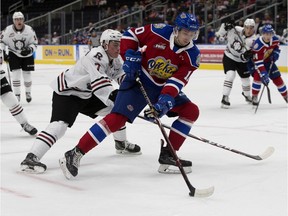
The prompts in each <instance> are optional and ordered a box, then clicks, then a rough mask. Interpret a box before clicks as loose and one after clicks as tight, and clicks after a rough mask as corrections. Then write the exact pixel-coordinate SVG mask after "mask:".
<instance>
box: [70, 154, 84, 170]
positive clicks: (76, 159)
mask: <svg viewBox="0 0 288 216" xmlns="http://www.w3.org/2000/svg"><path fill="white" fill-rule="evenodd" d="M82 156H83V155H82V154H81V153H79V152H77V151H76V150H75V153H74V156H73V159H72V164H73V166H75V167H79V165H80V160H81V158H82Z"/></svg>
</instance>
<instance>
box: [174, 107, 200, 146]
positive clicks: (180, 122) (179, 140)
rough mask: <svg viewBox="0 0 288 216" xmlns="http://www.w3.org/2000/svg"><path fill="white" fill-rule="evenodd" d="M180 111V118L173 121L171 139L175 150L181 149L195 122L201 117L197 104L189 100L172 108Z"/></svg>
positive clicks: (177, 111)
mask: <svg viewBox="0 0 288 216" xmlns="http://www.w3.org/2000/svg"><path fill="white" fill-rule="evenodd" d="M172 111H173V112H176V113H178V115H179V118H178V119H177V120H176V121H174V122H173V123H172V126H171V130H170V134H169V140H170V141H171V144H172V145H173V148H174V149H175V150H179V149H180V147H181V145H182V144H183V142H184V141H185V139H186V136H187V134H189V132H190V129H191V127H192V125H193V123H194V122H195V121H196V120H197V119H198V117H199V108H198V107H197V105H196V104H194V103H192V102H188V103H185V104H182V105H181V106H176V107H174V108H173V109H172Z"/></svg>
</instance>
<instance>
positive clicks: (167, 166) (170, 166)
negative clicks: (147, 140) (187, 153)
mask: <svg viewBox="0 0 288 216" xmlns="http://www.w3.org/2000/svg"><path fill="white" fill-rule="evenodd" d="M179 160H180V163H181V165H182V167H183V169H184V171H185V173H191V172H192V168H191V167H192V162H191V161H187V160H182V159H179ZM158 162H159V163H160V166H159V168H158V172H159V173H165V174H179V173H180V170H179V168H178V166H177V163H176V161H175V159H174V158H173V155H172V153H171V152H170V150H169V148H168V146H165V147H164V141H163V140H162V139H161V152H160V156H159V159H158Z"/></svg>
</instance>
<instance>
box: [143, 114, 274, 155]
mask: <svg viewBox="0 0 288 216" xmlns="http://www.w3.org/2000/svg"><path fill="white" fill-rule="evenodd" d="M138 117H139V118H141V119H144V120H146V121H148V122H151V121H149V120H147V119H146V118H145V117H144V116H140V115H138ZM152 123H154V124H157V123H156V122H155V121H154V122H152ZM162 126H163V127H164V128H167V129H169V130H170V129H171V127H170V126H168V125H165V124H163V123H162ZM187 136H189V137H191V138H193V139H196V140H199V141H202V142H205V143H208V144H210V145H213V146H215V147H218V148H222V149H225V150H227V151H231V152H233V153H236V154H239V155H243V156H245V157H248V158H252V159H254V160H265V159H266V158H268V157H270V156H271V155H272V154H273V152H274V148H273V147H272V146H270V147H268V148H267V149H266V150H265V151H264V152H263V153H262V154H260V155H251V154H248V153H245V152H241V151H238V150H236V149H232V148H229V147H227V146H224V145H220V144H218V143H215V142H212V141H209V140H207V139H204V138H202V137H197V136H194V135H192V134H188V135H187Z"/></svg>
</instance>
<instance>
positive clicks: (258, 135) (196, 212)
mask: <svg viewBox="0 0 288 216" xmlns="http://www.w3.org/2000/svg"><path fill="white" fill-rule="evenodd" d="M67 67H70V66H63V65H62V66H59V65H37V66H36V71H35V72H33V90H32V97H33V100H32V102H31V103H30V104H27V102H26V101H25V99H24V89H22V92H23V93H22V101H21V103H22V104H23V107H24V110H25V112H26V115H27V117H28V119H29V121H30V123H31V124H33V125H34V126H36V127H37V128H38V130H39V131H41V130H44V129H45V128H46V126H47V125H48V122H49V120H50V115H51V95H52V90H51V88H50V87H49V83H50V82H51V81H52V79H54V78H55V77H56V76H57V75H58V74H59V73H60V72H61V71H62V70H64V69H65V68H67ZM283 78H284V80H285V82H286V83H288V82H287V74H285V73H284V74H283ZM223 80H224V74H223V72H222V71H204V70H198V71H196V72H195V73H194V74H193V75H192V77H191V79H190V83H189V85H188V86H187V87H185V89H184V92H185V93H186V94H187V95H188V96H189V98H190V99H191V100H192V101H193V102H195V103H196V104H198V106H199V108H200V117H199V119H198V121H197V122H196V123H195V125H194V126H193V128H192V130H191V132H190V133H191V134H193V135H195V136H198V137H203V138H206V139H208V140H210V141H213V142H216V143H218V144H221V145H225V146H227V147H231V148H234V149H237V150H239V151H243V152H247V153H250V154H255V155H257V154H261V153H262V152H263V151H264V150H265V149H266V148H267V147H268V146H273V147H274V148H275V152H274V154H273V155H272V156H271V157H270V158H268V159H266V160H264V161H256V160H253V159H250V158H247V157H245V156H242V155H238V154H236V153H233V152H230V151H226V150H224V149H221V148H217V147H214V146H212V145H209V144H207V143H204V142H200V141H197V140H195V139H192V138H189V137H188V138H187V140H186V142H185V143H184V145H183V147H182V148H181V149H180V151H179V152H178V155H179V156H180V157H182V158H184V159H189V160H192V162H193V167H192V173H191V174H188V178H189V180H190V182H191V184H192V185H193V186H195V187H196V188H207V187H210V186H212V185H213V186H215V192H214V194H213V195H212V196H211V197H209V198H194V197H189V195H188V192H189V190H188V188H187V186H186V184H185V181H184V180H183V177H182V176H181V175H165V174H164V175H163V174H159V173H158V172H157V169H158V162H157V160H158V156H159V149H160V141H159V140H160V138H161V137H162V136H161V133H160V130H159V129H158V127H157V126H156V125H153V124H151V123H148V122H146V121H144V120H141V119H136V121H135V122H134V124H132V125H130V124H128V125H127V128H128V137H129V140H130V141H132V142H134V143H137V144H139V145H140V146H141V147H142V152H143V154H142V155H140V156H133V157H132V156H130V157H125V156H119V155H116V154H115V149H114V142H113V138H112V136H109V137H108V138H107V139H106V140H104V141H103V143H101V145H100V146H98V147H96V148H95V149H93V150H92V151H90V152H89V153H88V154H87V155H85V156H84V157H83V159H82V161H81V166H80V168H79V175H78V176H77V177H76V178H74V179H72V180H70V181H69V180H67V179H65V178H64V176H63V174H62V172H61V170H60V169H59V165H58V159H59V158H61V157H62V156H63V154H64V153H65V152H66V151H67V150H70V149H71V148H73V147H74V146H75V145H76V144H77V142H78V140H79V139H80V138H81V136H82V135H83V134H84V133H85V132H86V130H87V129H88V128H89V127H91V126H92V124H93V122H95V120H93V119H90V118H89V117H86V116H83V115H79V116H78V118H77V120H76V122H75V124H74V126H73V127H72V128H71V129H68V130H67V133H66V134H65V136H64V137H63V138H62V139H60V140H59V141H58V142H57V143H56V144H55V146H53V148H51V150H50V151H49V152H47V154H46V155H45V156H44V157H43V159H42V162H43V163H45V164H46V165H47V166H48V169H47V171H46V172H45V173H44V174H40V175H28V174H23V173H21V172H20V171H19V165H20V163H21V161H22V160H23V159H24V158H25V156H26V154H27V152H28V151H29V149H30V148H31V146H32V144H33V141H34V139H35V137H31V136H29V135H27V134H26V133H25V132H23V131H21V128H20V126H19V124H18V123H17V122H16V121H15V119H14V118H13V117H12V116H11V115H10V113H9V111H8V108H7V107H5V106H4V105H3V103H2V104H1V216H26V215H27V216H52V215H55V216H56V215H57V216H58V215H59V216H60V215H61V216H79V215H83V216H96V215H98V216H99V215H100V216H116V215H117V216H252V215H253V216H254V215H255V216H287V104H285V102H284V100H283V98H282V97H281V96H280V94H279V93H278V92H277V89H276V87H275V86H274V85H273V84H270V89H271V95H272V104H268V100H267V94H266V93H267V92H266V90H265V92H264V94H263V98H262V100H261V104H260V106H259V109H258V111H257V113H256V114H254V110H253V109H252V107H251V105H248V104H246V102H245V101H244V98H243V96H242V95H241V84H240V79H239V77H238V76H237V77H236V79H235V82H234V86H233V90H232V93H231V108H230V109H228V110H224V109H221V108H220V101H221V97H222V84H223ZM161 121H162V122H163V123H165V124H169V125H170V123H171V119H168V118H163V119H161Z"/></svg>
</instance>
